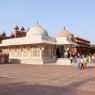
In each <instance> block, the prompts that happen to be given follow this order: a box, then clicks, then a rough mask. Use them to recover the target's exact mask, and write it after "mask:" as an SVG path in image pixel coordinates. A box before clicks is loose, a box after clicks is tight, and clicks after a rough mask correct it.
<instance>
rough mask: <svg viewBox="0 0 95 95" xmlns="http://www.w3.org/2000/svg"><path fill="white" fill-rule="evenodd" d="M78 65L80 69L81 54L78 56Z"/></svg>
mask: <svg viewBox="0 0 95 95" xmlns="http://www.w3.org/2000/svg"><path fill="white" fill-rule="evenodd" d="M77 66H78V69H80V66H81V58H80V56H77Z"/></svg>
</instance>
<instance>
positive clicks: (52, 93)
mask: <svg viewBox="0 0 95 95" xmlns="http://www.w3.org/2000/svg"><path fill="white" fill-rule="evenodd" d="M92 79H93V78H92ZM92 79H85V80H83V81H80V82H76V83H72V84H70V85H67V86H62V87H61V86H60V87H56V86H48V85H41V84H35V85H28V84H26V83H25V82H18V83H6V84H0V95H94V93H95V92H89V91H83V90H79V89H77V88H78V87H79V86H81V85H82V84H84V83H86V82H87V81H89V80H92Z"/></svg>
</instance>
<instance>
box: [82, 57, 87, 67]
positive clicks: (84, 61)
mask: <svg viewBox="0 0 95 95" xmlns="http://www.w3.org/2000/svg"><path fill="white" fill-rule="evenodd" d="M86 65H87V58H86V56H84V58H83V66H84V69H86Z"/></svg>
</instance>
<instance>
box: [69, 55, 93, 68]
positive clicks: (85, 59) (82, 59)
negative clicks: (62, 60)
mask: <svg viewBox="0 0 95 95" xmlns="http://www.w3.org/2000/svg"><path fill="white" fill-rule="evenodd" d="M73 59H75V62H74V63H76V64H77V66H78V69H86V67H87V64H88V63H89V62H90V61H91V59H92V58H91V56H90V55H80V54H78V55H77V56H76V57H75V58H73V56H71V57H70V61H71V64H72V62H73Z"/></svg>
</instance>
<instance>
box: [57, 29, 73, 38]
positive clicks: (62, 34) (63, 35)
mask: <svg viewBox="0 0 95 95" xmlns="http://www.w3.org/2000/svg"><path fill="white" fill-rule="evenodd" d="M55 36H56V37H70V38H71V37H74V35H73V34H72V33H71V32H68V31H67V30H66V29H65V28H64V29H63V30H61V31H60V32H58V33H57V34H56V35H55Z"/></svg>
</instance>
